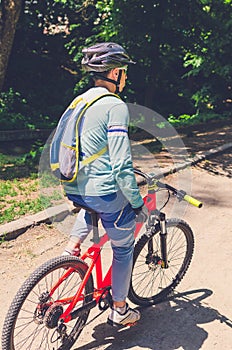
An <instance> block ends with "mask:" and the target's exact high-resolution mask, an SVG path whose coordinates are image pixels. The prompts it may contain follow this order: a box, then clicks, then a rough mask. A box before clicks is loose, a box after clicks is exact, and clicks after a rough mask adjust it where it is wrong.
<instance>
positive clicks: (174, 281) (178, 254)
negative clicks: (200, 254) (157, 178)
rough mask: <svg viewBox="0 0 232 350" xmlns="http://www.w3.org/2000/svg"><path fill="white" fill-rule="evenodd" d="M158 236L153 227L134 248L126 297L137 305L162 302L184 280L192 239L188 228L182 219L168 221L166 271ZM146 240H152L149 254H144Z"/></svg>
mask: <svg viewBox="0 0 232 350" xmlns="http://www.w3.org/2000/svg"><path fill="white" fill-rule="evenodd" d="M159 233H160V230H159V228H158V225H157V228H156V230H155V231H154V233H153V234H152V236H151V237H148V236H147V235H146V234H144V235H143V236H142V237H141V238H140V239H139V241H138V242H137V244H136V245H135V249H134V258H133V268H132V275H131V282H130V289H129V295H128V298H129V299H130V301H132V302H133V303H134V304H137V305H140V306H149V305H153V304H158V303H160V302H162V301H164V300H165V299H166V298H167V297H168V296H169V295H170V294H171V293H172V291H173V290H174V288H175V287H176V286H177V285H178V284H179V282H180V281H181V280H182V278H183V277H184V275H185V273H186V271H187V269H188V267H189V265H190V262H191V259H192V256H193V250H194V236H193V232H192V230H191V228H190V226H189V225H188V224H187V223H186V222H185V221H183V220H179V219H171V220H168V221H167V254H168V268H164V267H163V266H162V260H161V250H160V235H159ZM150 240H152V241H153V248H154V250H153V253H152V254H151V253H148V242H149V241H150ZM182 245H183V246H182Z"/></svg>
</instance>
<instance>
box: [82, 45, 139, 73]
mask: <svg viewBox="0 0 232 350" xmlns="http://www.w3.org/2000/svg"><path fill="white" fill-rule="evenodd" d="M82 52H83V54H84V57H83V59H82V61H81V64H82V67H83V68H84V69H85V70H86V71H88V72H99V73H101V72H106V71H109V70H111V69H113V68H120V67H123V66H127V65H128V64H135V62H133V61H132V60H131V58H130V57H129V55H128V54H127V52H126V50H124V48H123V47H122V46H120V45H118V44H115V43H111V42H106V43H100V44H96V45H93V46H90V47H89V48H84V49H83V50H82Z"/></svg>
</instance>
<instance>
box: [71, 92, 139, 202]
mask: <svg viewBox="0 0 232 350" xmlns="http://www.w3.org/2000/svg"><path fill="white" fill-rule="evenodd" d="M107 92H108V90H107V89H106V88H103V87H94V88H91V89H89V90H88V91H86V92H85V93H84V94H83V95H84V97H85V96H86V98H87V99H88V100H89V99H93V98H95V97H97V96H99V95H101V94H104V93H107ZM128 125H129V112H128V108H127V105H126V104H125V103H124V102H123V101H122V100H120V99H118V98H117V97H114V96H107V97H104V98H102V99H100V100H99V101H97V102H95V103H94V104H93V105H92V106H91V107H89V109H87V111H86V113H85V116H84V118H83V123H82V125H81V131H80V135H81V136H80V154H81V157H82V160H84V159H86V158H88V157H90V156H91V155H93V154H95V153H97V152H99V151H100V150H101V149H103V148H104V147H106V146H107V150H106V152H105V153H104V154H103V155H101V156H100V157H99V158H97V159H96V160H94V161H93V162H92V163H90V164H88V165H85V166H84V167H80V169H79V172H78V175H77V178H76V180H75V181H74V182H72V183H65V184H64V190H65V192H66V193H70V194H74V195H75V194H77V195H85V196H104V195H107V194H111V193H114V192H117V191H119V190H121V191H122V193H123V194H124V196H125V197H126V198H127V200H128V201H129V202H130V203H131V205H132V207H133V208H138V207H140V206H142V205H143V199H142V197H141V195H140V192H139V189H138V186H137V183H136V179H135V175H134V172H133V164H132V156H131V148H130V141H129V138H128Z"/></svg>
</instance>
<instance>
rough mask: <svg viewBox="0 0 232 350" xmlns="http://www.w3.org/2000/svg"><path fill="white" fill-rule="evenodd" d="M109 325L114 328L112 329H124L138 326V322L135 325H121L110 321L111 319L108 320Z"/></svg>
mask: <svg viewBox="0 0 232 350" xmlns="http://www.w3.org/2000/svg"><path fill="white" fill-rule="evenodd" d="M107 323H108V324H109V325H110V326H112V327H116V328H123V327H133V326H135V325H136V324H137V321H136V322H134V323H126V324H121V323H116V322H114V321H112V320H110V319H109V318H108V319H107Z"/></svg>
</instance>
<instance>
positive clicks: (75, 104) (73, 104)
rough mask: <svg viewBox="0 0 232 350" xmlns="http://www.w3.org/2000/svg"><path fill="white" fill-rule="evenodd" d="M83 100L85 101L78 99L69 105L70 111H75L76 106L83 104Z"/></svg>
mask: <svg viewBox="0 0 232 350" xmlns="http://www.w3.org/2000/svg"><path fill="white" fill-rule="evenodd" d="M81 100H83V98H82V97H77V98H76V99H75V100H74V101H72V103H71V104H70V105H69V107H68V108H69V109H75V108H76V106H77V105H78V103H79V102H81Z"/></svg>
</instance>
